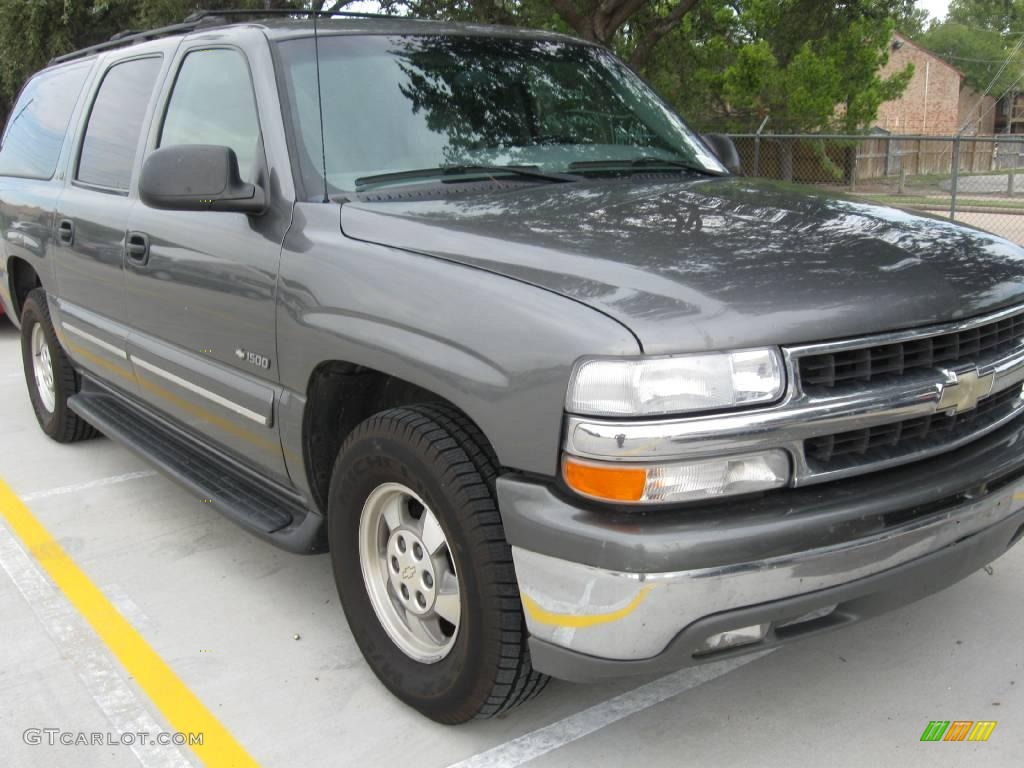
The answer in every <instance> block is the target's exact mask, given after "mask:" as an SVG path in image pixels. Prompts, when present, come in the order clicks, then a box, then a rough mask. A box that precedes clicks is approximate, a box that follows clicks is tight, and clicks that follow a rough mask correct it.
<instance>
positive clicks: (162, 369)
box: [125, 38, 291, 482]
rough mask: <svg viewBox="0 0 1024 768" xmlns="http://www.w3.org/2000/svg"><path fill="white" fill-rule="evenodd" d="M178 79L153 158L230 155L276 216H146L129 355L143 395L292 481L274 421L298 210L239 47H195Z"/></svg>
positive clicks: (140, 217) (178, 68) (138, 224)
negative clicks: (273, 161) (278, 328)
mask: <svg viewBox="0 0 1024 768" xmlns="http://www.w3.org/2000/svg"><path fill="white" fill-rule="evenodd" d="M214 39H216V38H214ZM262 45H263V49H264V52H263V55H265V56H267V57H268V58H269V52H268V51H266V50H265V49H266V41H265V39H264V40H262ZM255 55H260V53H259V51H258V50H257V51H256V53H255ZM171 77H172V80H171V84H170V87H169V88H168V89H167V90H168V93H167V96H166V97H165V98H164V99H162V102H163V103H162V104H161V108H160V110H159V111H158V119H157V120H156V121H155V122H154V125H153V127H152V130H151V134H150V138H149V149H150V150H153V149H156V148H158V147H166V146H171V145H181V144H212V145H218V146H227V147H230V148H231V149H233V150H234V151H235V154H236V155H237V156H238V160H239V168H240V170H241V173H242V177H243V178H244V179H245V180H246V181H253V182H255V183H257V184H260V185H261V186H262V187H263V188H264V189H265V190H268V196H269V199H270V200H271V207H270V210H269V211H268V212H267V213H265V214H264V215H262V216H248V215H246V214H243V213H232V212H224V211H199V212H196V211H164V210H156V209H152V208H148V207H147V206H146V205H145V204H143V203H141V202H140V203H139V204H138V206H136V208H135V209H134V210H133V213H132V218H131V222H130V225H129V233H128V239H129V243H130V244H131V243H136V244H141V247H144V248H145V254H144V256H134V255H132V254H131V253H130V254H129V258H128V261H127V267H126V272H125V280H126V288H127V290H126V294H125V296H126V307H127V314H128V318H129V321H130V324H131V326H132V334H131V336H130V338H129V341H128V352H129V355H130V358H131V361H132V364H133V366H134V369H135V374H136V376H137V378H138V380H139V386H140V393H141V395H142V397H144V398H145V399H147V400H149V401H151V402H152V403H153V404H154V405H155V406H157V407H159V408H160V409H161V410H162V411H163V412H165V413H167V414H169V415H171V416H172V417H173V418H174V419H175V420H176V421H178V422H179V423H180V424H182V425H184V426H186V427H187V428H188V429H189V430H190V431H192V432H194V433H195V434H196V435H197V436H200V437H201V438H202V439H203V440H204V442H207V443H210V442H213V443H216V444H218V445H220V446H221V447H222V448H224V449H226V451H227V452H228V453H230V454H233V455H234V456H235V457H237V458H239V459H240V460H242V461H243V462H244V463H246V464H249V465H252V466H254V467H256V468H258V469H260V470H262V471H264V472H265V473H267V474H269V475H271V476H272V477H274V478H275V479H277V480H279V481H282V482H286V481H287V472H286V469H285V465H284V460H283V458H282V452H281V443H280V439H279V436H278V433H277V425H276V423H275V414H274V411H275V405H276V401H277V397H278V393H279V391H280V389H279V387H278V375H277V365H276V357H277V355H276V351H277V349H276V340H275V298H276V286H277V270H278V262H279V259H280V253H281V243H282V242H283V240H284V234H285V232H286V230H287V227H288V223H289V221H290V216H291V204H290V201H287V200H282V199H281V198H280V197H279V196H275V189H277V187H276V186H275V185H274V183H273V182H272V179H271V174H270V172H269V165H268V162H267V158H266V154H265V151H264V148H263V141H262V131H261V125H260V117H259V116H260V114H261V113H263V112H264V110H261V109H259V106H260V105H258V102H257V97H256V92H255V89H254V85H253V77H252V74H251V67H250V59H249V56H248V55H247V53H246V52H243V50H242V49H240V48H238V47H234V46H230V45H225V44H223V43H216V42H210V41H208V40H206V39H205V38H200V39H192V40H190V41H188V42H186V43H185V44H183V45H182V48H181V50H180V52H179V53H178V55H177V57H176V61H175V63H174V66H173V68H172V76H171ZM271 82H272V76H271ZM267 114H273V112H267ZM278 114H280V112H279V111H278ZM136 250H139V248H138V247H137V248H136Z"/></svg>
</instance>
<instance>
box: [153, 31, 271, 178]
mask: <svg viewBox="0 0 1024 768" xmlns="http://www.w3.org/2000/svg"><path fill="white" fill-rule="evenodd" d="M259 137H260V125H259V120H258V119H257V116H256V101H255V98H254V97H253V92H252V82H251V80H250V79H249V68H248V66H247V65H246V63H245V59H244V58H242V54H240V53H239V52H238V51H234V50H227V49H213V50H206V51H195V52H193V53H190V54H189V55H188V56H186V57H185V61H184V62H183V63H182V65H181V71H180V72H179V73H178V77H177V79H176V80H175V81H174V91H173V93H172V94H171V101H170V103H169V104H168V105H167V116H166V117H165V118H164V126H163V130H162V131H161V135H160V146H161V147H165V146H171V145H174V144H214V145H216V146H220V147H231V149H233V150H235V154H236V155H237V156H238V168H239V170H240V171H241V174H242V178H243V179H244V180H246V181H252V180H253V163H254V161H255V159H256V152H257V148H258V144H259Z"/></svg>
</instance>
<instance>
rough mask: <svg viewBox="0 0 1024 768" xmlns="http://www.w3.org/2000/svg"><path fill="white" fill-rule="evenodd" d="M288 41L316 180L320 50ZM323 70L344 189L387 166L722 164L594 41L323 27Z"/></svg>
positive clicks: (309, 177)
mask: <svg viewBox="0 0 1024 768" xmlns="http://www.w3.org/2000/svg"><path fill="white" fill-rule="evenodd" d="M279 50H280V52H281V58H282V60H283V63H284V79H285V83H286V85H287V88H286V90H287V92H288V97H289V99H290V102H291V104H290V105H289V106H290V108H291V111H292V115H293V117H294V123H295V125H296V126H297V134H298V137H297V138H298V140H299V141H298V143H299V144H300V150H299V159H300V163H301V164H302V166H303V179H304V180H305V181H306V184H307V186H308V187H309V188H312V189H317V188H318V185H317V184H316V180H317V178H318V176H319V174H320V167H321V165H322V161H321V140H320V105H319V103H318V98H317V58H316V56H315V53H316V49H315V47H314V45H313V41H312V40H309V39H299V40H288V41H284V42H282V43H280V44H279ZM319 73H320V80H321V86H322V88H321V90H322V93H323V100H322V102H323V135H324V138H325V141H326V147H324V155H326V165H327V181H328V186H329V187H332V188H334V189H335V190H351V189H358V188H359V187H360V180H361V179H363V180H365V179H366V178H368V177H372V176H374V175H379V174H389V173H395V172H405V173H409V172H412V171H416V170H420V169H438V168H441V169H445V168H448V169H451V167H453V166H466V165H491V166H493V165H527V166H532V167H535V168H539V169H540V170H543V171H555V172H566V171H570V172H572V171H582V170H583V168H582V167H581V165H585V164H589V165H590V166H591V167H593V166H594V165H595V164H600V163H609V162H610V163H618V164H619V165H622V164H629V163H632V162H635V161H637V160H640V161H641V162H643V161H649V160H664V161H669V162H677V163H682V164H686V165H690V166H693V167H696V168H698V169H704V170H706V171H708V172H711V173H721V172H724V169H723V168H722V166H721V164H720V163H719V162H718V161H717V160H716V159H715V158H714V157H713V156H712V155H711V153H710V152H709V150H708V149H707V147H705V146H704V144H703V143H702V142H701V141H700V140H699V139H698V138H697V136H696V135H695V134H693V133H692V132H691V131H690V130H689V128H687V126H686V124H685V123H684V122H683V121H682V119H680V118H679V116H678V115H676V114H675V113H674V112H672V111H671V110H670V109H669V108H668V107H667V106H666V105H665V104H664V102H662V101H661V100H660V99H659V98H658V97H657V96H656V95H655V94H654V93H653V92H652V91H651V89H650V88H649V87H648V86H647V85H645V84H644V82H643V81H642V80H640V79H639V78H638V77H637V76H636V75H635V74H633V73H632V72H631V71H630V70H629V69H628V68H627V67H626V66H625V65H623V64H622V63H621V62H619V61H618V60H617V59H616V58H614V57H613V56H612V55H611V54H609V53H607V52H605V51H604V50H602V49H600V48H597V47H594V46H590V45H584V44H577V43H573V42H561V41H551V40H525V39H509V38H491V37H476V36H451V37H448V36H434V35H422V36H409V37H385V36H376V35H375V36H369V35H368V36H365V37H364V36H355V35H335V36H328V35H325V36H324V37H322V38H321V39H320V43H319ZM447 180H448V181H451V180H452V179H451V178H448V179H447ZM311 181H312V182H313V183H312V184H310V182H311ZM321 184H322V182H321Z"/></svg>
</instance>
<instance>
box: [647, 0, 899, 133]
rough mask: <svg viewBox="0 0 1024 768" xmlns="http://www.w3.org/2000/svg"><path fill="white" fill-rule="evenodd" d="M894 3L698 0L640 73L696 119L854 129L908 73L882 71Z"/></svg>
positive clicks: (722, 125)
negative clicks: (697, 9) (651, 63)
mask: <svg viewBox="0 0 1024 768" xmlns="http://www.w3.org/2000/svg"><path fill="white" fill-rule="evenodd" d="M898 5H899V4H895V3H886V2H871V0H862V1H861V2H857V1H856V0H849V1H848V2H834V3H821V2H818V0H746V2H743V3H742V4H739V3H728V2H717V3H713V2H711V0H705V5H703V6H702V8H701V11H700V12H699V13H698V14H697V16H696V17H695V18H694V19H692V21H693V22H694V23H699V26H697V27H694V28H690V27H688V26H687V25H684V26H683V28H682V29H681V30H680V33H679V34H678V35H675V36H673V38H672V39H671V40H669V41H666V43H665V44H664V46H663V47H662V49H661V50H660V52H659V55H658V60H657V61H656V63H655V65H654V66H652V67H650V68H649V71H648V76H649V77H650V78H651V79H652V80H653V82H654V83H655V85H656V86H657V87H658V88H659V90H661V91H662V92H663V93H665V94H666V95H668V96H669V98H670V100H671V101H672V102H673V103H675V104H676V105H677V106H678V107H679V108H680V109H681V110H682V111H683V113H684V114H686V115H688V116H689V117H690V118H691V119H693V120H694V121H695V122H696V123H697V124H698V125H701V126H703V127H708V128H716V129H719V130H721V129H725V130H754V129H756V128H757V127H758V126H759V125H760V123H761V122H762V121H763V120H764V119H765V118H766V117H767V118H768V119H769V121H770V122H769V125H770V126H771V130H774V131H776V132H785V131H794V132H799V131H808V130H817V129H820V128H826V127H834V128H837V129H839V130H844V131H852V130H857V129H859V128H861V127H863V126H865V125H868V124H870V122H871V121H872V120H873V119H874V118H875V116H876V115H877V112H878V106H879V105H880V104H881V103H882V102H883V101H887V100H889V99H893V98H896V97H898V96H899V94H900V93H902V91H903V90H904V89H905V88H906V85H907V83H908V82H909V80H910V77H911V75H912V73H913V69H912V68H910V67H908V68H907V69H906V70H904V71H903V72H900V73H897V74H896V75H894V76H892V77H889V78H888V79H883V78H881V77H880V76H879V74H878V73H879V70H880V68H881V67H882V66H883V65H884V64H885V62H886V61H887V60H888V55H889V45H888V43H889V41H890V39H891V34H892V30H893V27H894V21H893V18H892V13H893V12H894V10H895V9H896V8H897V7H898Z"/></svg>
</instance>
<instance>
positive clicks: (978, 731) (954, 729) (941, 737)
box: [921, 720, 996, 741]
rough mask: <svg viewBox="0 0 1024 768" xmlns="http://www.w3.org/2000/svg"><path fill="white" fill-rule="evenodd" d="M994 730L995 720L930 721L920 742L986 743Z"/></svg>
mask: <svg viewBox="0 0 1024 768" xmlns="http://www.w3.org/2000/svg"><path fill="white" fill-rule="evenodd" d="M995 729H996V721H995V720H978V721H974V720H953V721H952V722H950V721H949V720H932V721H931V722H930V723H928V727H927V728H925V729H924V733H922V734H921V741H988V737H989V736H991V735H992V731H994V730H995Z"/></svg>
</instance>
